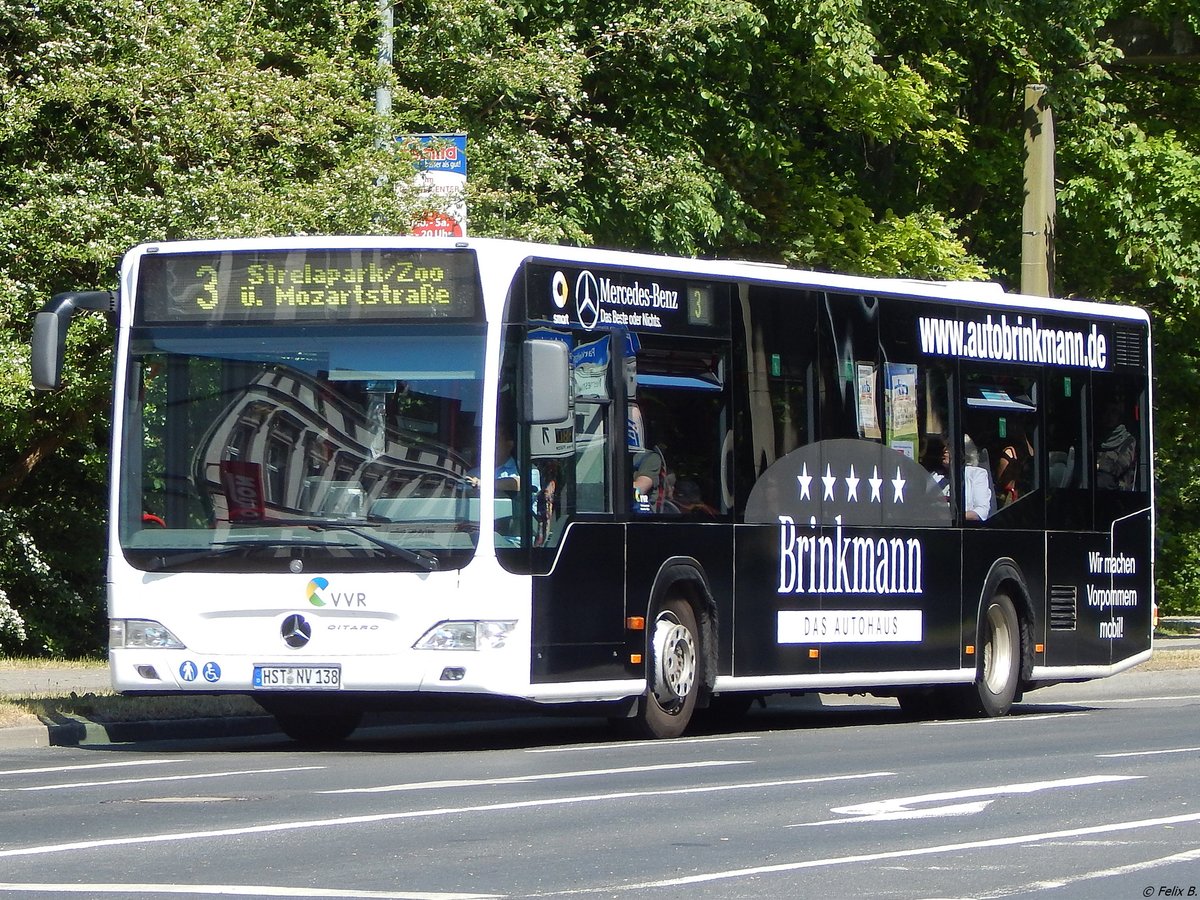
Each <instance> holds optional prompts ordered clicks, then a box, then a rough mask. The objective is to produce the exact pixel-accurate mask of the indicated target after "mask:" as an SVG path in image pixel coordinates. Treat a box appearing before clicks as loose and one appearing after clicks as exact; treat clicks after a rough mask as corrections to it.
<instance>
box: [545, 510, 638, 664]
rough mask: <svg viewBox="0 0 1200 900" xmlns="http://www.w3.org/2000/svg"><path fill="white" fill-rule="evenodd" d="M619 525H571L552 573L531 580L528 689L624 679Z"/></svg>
mask: <svg viewBox="0 0 1200 900" xmlns="http://www.w3.org/2000/svg"><path fill="white" fill-rule="evenodd" d="M624 563H625V526H623V525H617V524H592V523H579V522H576V523H574V524H572V526H571V527H570V529H568V531H567V533H566V534H565V535H564V537H563V545H562V549H561V552H560V553H559V555H558V559H557V560H556V562H555V564H554V567H553V569H551V571H550V573H549V574H547V575H535V576H534V577H533V653H532V656H533V658H532V662H531V669H530V680H531V681H532V683H534V684H547V683H557V682H568V681H603V680H608V679H619V678H629V677H630V674H629V670H628V668H627V667H626V666H627V663H628V655H627V653H626V649H625V648H626V640H625V583H624V582H625V571H624V570H625V565H624Z"/></svg>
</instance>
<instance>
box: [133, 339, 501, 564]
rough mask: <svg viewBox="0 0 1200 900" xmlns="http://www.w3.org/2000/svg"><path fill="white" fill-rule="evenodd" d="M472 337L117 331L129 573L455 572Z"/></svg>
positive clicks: (471, 523)
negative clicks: (126, 357)
mask: <svg viewBox="0 0 1200 900" xmlns="http://www.w3.org/2000/svg"><path fill="white" fill-rule="evenodd" d="M483 352H484V347H483V327H482V326H481V325H475V324H453V325H452V324H440V323H439V324H428V323H422V324H421V325H416V326H414V325H395V324H393V325H377V326H374V327H371V328H369V329H368V328H365V327H363V326H337V327H323V328H313V327H303V328H296V327H278V326H275V327H253V326H251V327H247V326H245V325H242V326H233V327H229V326H226V327H216V328H214V327H206V328H197V327H195V326H184V327H179V326H165V327H156V328H155V327H139V328H135V329H134V331H133V333H132V336H131V341H130V366H129V379H128V384H127V390H126V396H125V404H124V405H125V416H124V424H123V436H122V441H121V445H120V446H121V466H122V471H123V477H122V484H123V490H122V496H121V509H120V523H121V527H120V535H121V544H122V549H123V550H124V553H125V556H126V558H127V559H128V560H129V561H130V563H132V564H133V565H135V566H137V567H138V568H141V569H145V570H148V571H157V570H163V571H166V570H171V571H177V570H211V571H264V572H274V571H292V572H300V571H304V570H305V568H306V567H309V568H314V567H315V568H320V569H322V570H324V571H363V570H371V569H388V570H394V569H396V568H400V569H406V568H409V569H413V570H427V571H428V570H433V569H444V568H457V567H459V566H461V565H463V564H465V563H466V561H467V560H469V559H470V557H471V555H472V553H473V551H474V548H475V545H476V542H477V539H478V530H479V520H480V515H479V499H478V496H477V494H476V492H475V491H474V490H472V488H471V487H470V485H471V484H472V483H473V482H474V481H475V479H473V478H470V477H469V476H470V475H471V474H472V472H473V471H474V470H475V467H476V466H477V463H478V456H479V436H480V432H479V411H480V406H481V401H482V397H483V387H482V377H483Z"/></svg>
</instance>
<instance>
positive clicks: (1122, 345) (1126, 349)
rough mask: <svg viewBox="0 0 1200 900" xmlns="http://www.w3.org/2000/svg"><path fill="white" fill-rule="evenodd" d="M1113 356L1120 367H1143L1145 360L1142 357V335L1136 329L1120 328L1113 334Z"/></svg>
mask: <svg viewBox="0 0 1200 900" xmlns="http://www.w3.org/2000/svg"><path fill="white" fill-rule="evenodd" d="M1113 358H1114V359H1115V360H1116V363H1117V366H1118V367H1119V368H1122V369H1141V368H1143V366H1144V365H1145V360H1143V359H1142V336H1141V335H1140V334H1138V332H1136V331H1129V330H1126V329H1122V328H1118V329H1117V332H1116V334H1114V335H1113Z"/></svg>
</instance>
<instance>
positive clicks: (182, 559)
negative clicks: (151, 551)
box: [146, 540, 286, 572]
mask: <svg viewBox="0 0 1200 900" xmlns="http://www.w3.org/2000/svg"><path fill="white" fill-rule="evenodd" d="M280 546H286V545H281V544H280V543H279V542H278V541H268V540H252V541H225V542H222V543H220V544H213V545H212V546H211V547H209V548H207V549H205V550H194V551H192V552H190V553H172V554H170V555H167V554H165V553H164V554H160V555H158V556H154V557H151V558H150V560H149V561H148V562H147V563H146V571H147V572H158V571H161V570H162V569H173V568H175V567H176V566H186V565H188V564H190V563H194V562H200V561H201V560H205V559H216V558H217V557H218V556H231V555H233V554H234V553H238V552H239V551H242V550H261V549H263V548H264V547H280Z"/></svg>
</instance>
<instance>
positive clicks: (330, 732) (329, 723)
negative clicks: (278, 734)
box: [259, 701, 363, 747]
mask: <svg viewBox="0 0 1200 900" xmlns="http://www.w3.org/2000/svg"><path fill="white" fill-rule="evenodd" d="M259 702H260V703H261V704H262V705H263V707H264V708H265V709H266V710H267V712H269V713H271V715H273V716H274V717H275V723H276V724H277V725H278V726H279V730H280V731H282V732H283V733H284V734H286V735H287V736H288V737H290V738H291V739H292V740H293V741H296V742H297V743H300V744H305V745H307V746H311V747H328V746H332V745H334V744H340V743H341V742H342V741H344V740H346V738H348V737H350V735H351V734H352V733H353V732H354V730H355V729H356V728H358V726H359V724H360V723H361V722H362V717H363V714H362V710H359V709H353V708H345V709H341V708H335V707H332V706H326V705H320V706H318V705H315V704H314V705H311V706H309V705H299V704H295V703H288V702H286V701H285V702H276V703H271V702H269V701H268V702H264V701H259Z"/></svg>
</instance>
